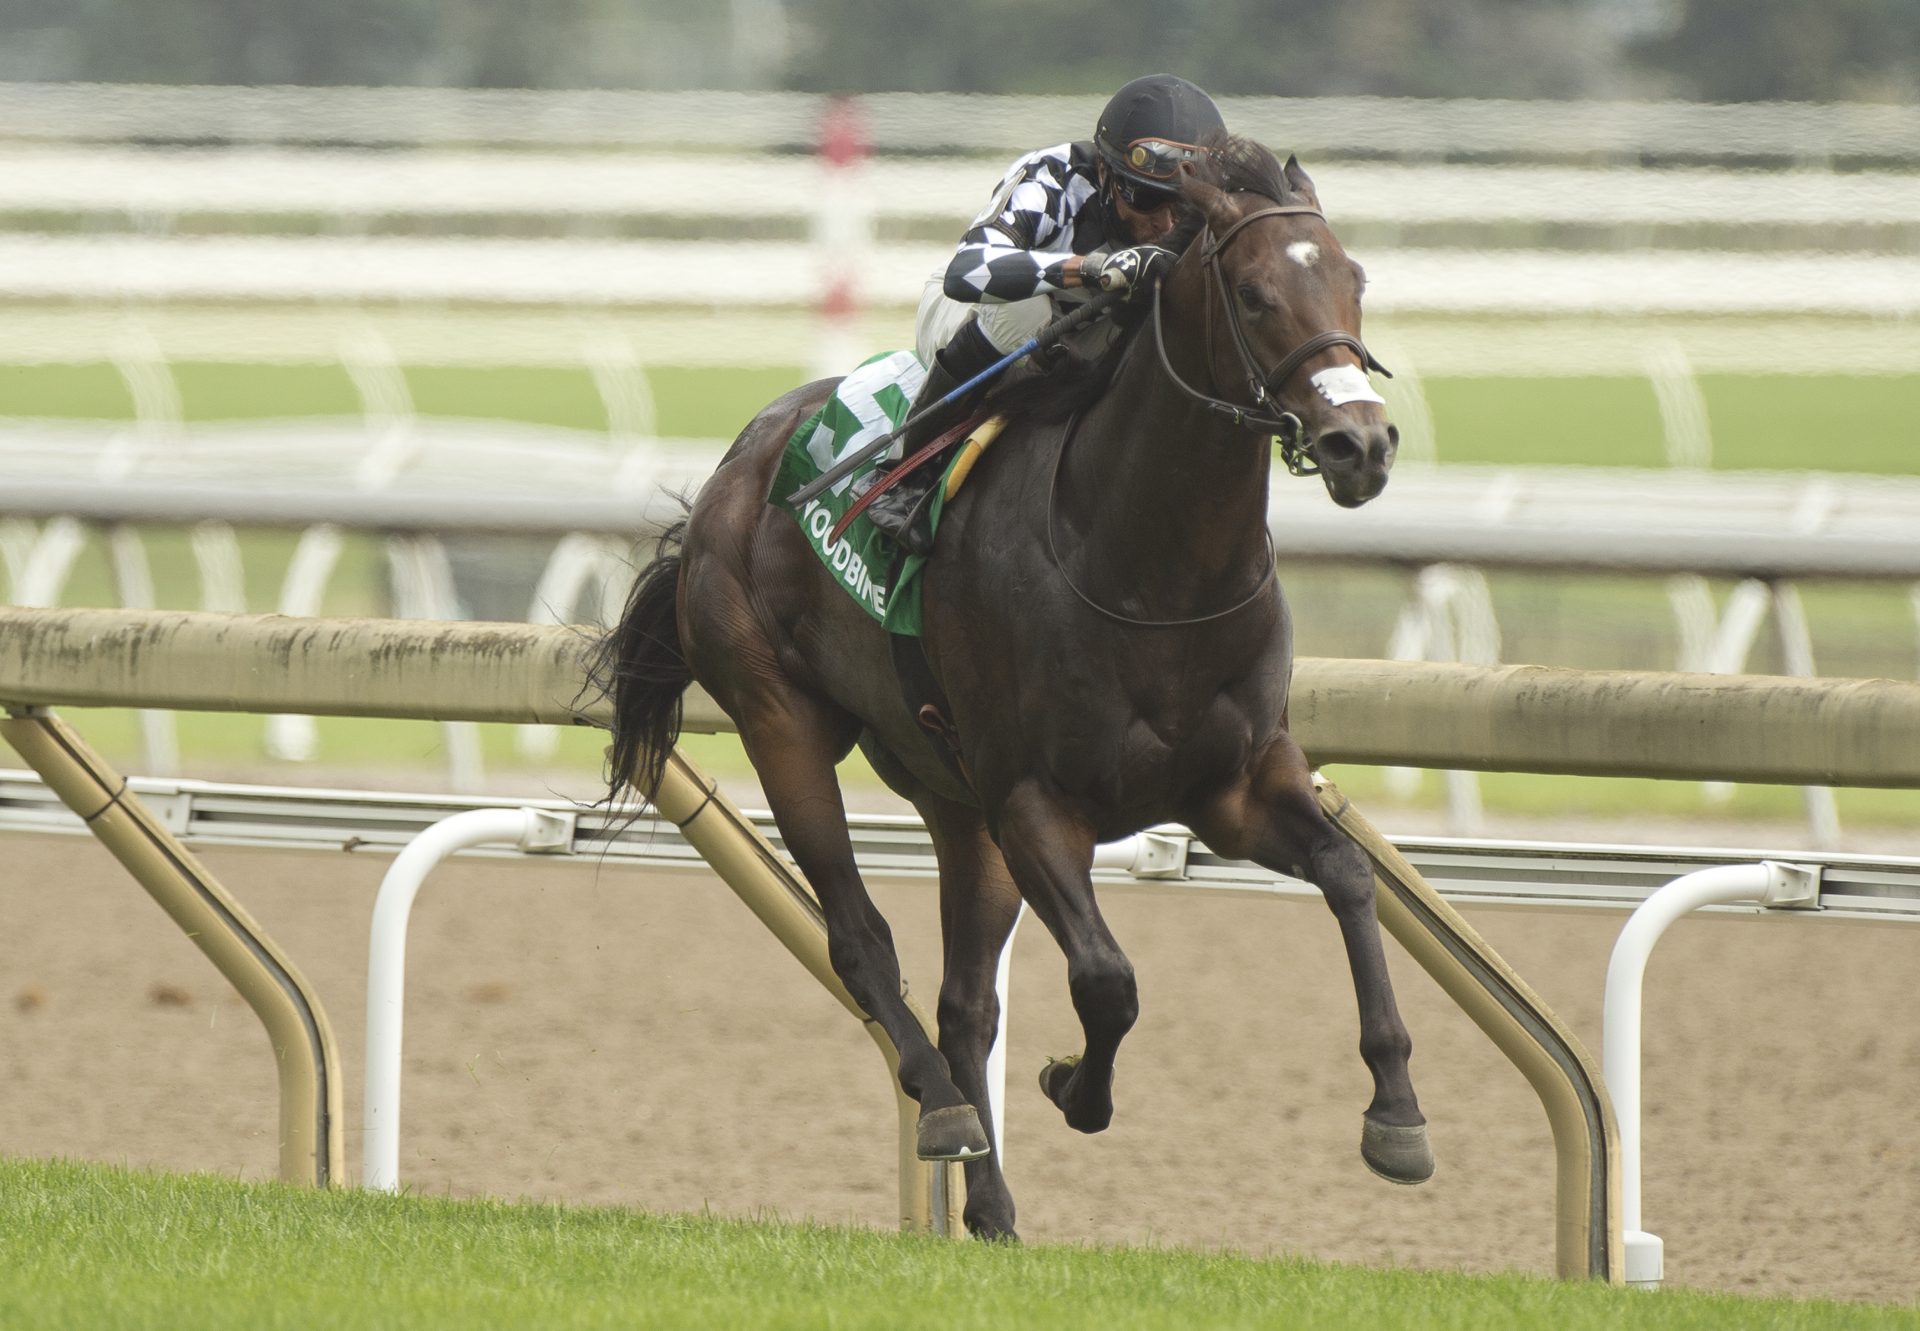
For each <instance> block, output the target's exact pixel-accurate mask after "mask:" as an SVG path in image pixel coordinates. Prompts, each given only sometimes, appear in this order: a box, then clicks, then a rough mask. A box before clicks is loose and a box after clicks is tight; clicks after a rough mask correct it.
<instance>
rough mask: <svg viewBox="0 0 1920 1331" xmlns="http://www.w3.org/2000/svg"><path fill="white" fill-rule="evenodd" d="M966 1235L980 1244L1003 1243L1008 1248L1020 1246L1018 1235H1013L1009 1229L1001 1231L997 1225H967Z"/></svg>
mask: <svg viewBox="0 0 1920 1331" xmlns="http://www.w3.org/2000/svg"><path fill="white" fill-rule="evenodd" d="M967 1233H968V1234H970V1235H971V1236H972V1237H973V1238H974V1239H975V1240H976V1241H978V1242H980V1243H1004V1244H1006V1245H1007V1246H1008V1247H1009V1248H1017V1247H1019V1246H1020V1236H1019V1235H1018V1234H1016V1233H1014V1232H1013V1231H1012V1230H1011V1229H1002V1228H1001V1227H999V1226H998V1225H979V1226H975V1225H972V1224H969V1225H968V1226H967Z"/></svg>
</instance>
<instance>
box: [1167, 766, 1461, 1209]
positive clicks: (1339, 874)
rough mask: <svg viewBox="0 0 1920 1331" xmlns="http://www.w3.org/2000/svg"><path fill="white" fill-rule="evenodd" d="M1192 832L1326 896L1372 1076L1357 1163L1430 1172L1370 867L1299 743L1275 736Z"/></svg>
mask: <svg viewBox="0 0 1920 1331" xmlns="http://www.w3.org/2000/svg"><path fill="white" fill-rule="evenodd" d="M1194 830H1195V831H1196V832H1198V833H1199V834H1200V837H1201V839H1202V840H1204V841H1205V842H1206V843H1207V846H1208V848H1209V849H1211V850H1213V851H1216V852H1217V853H1219V854H1222V855H1226V856H1229V857H1231V858H1234V859H1248V860H1252V861H1253V862H1254V863H1256V864H1259V865H1261V866H1262V867H1264V868H1267V869H1271V870H1273V871H1274V872H1276V873H1284V874H1290V875H1292V876H1294V877H1296V878H1304V879H1306V880H1307V881H1308V882H1310V883H1312V884H1313V885H1314V886H1315V887H1318V888H1319V889H1320V891H1321V893H1322V894H1323V895H1324V896H1325V898H1326V902H1327V906H1328V907H1329V908H1330V909H1331V910H1332V911H1333V916H1334V919H1335V920H1337V921H1338V922H1339V925H1340V937H1341V940H1342V941H1343V942H1344V943H1345V945H1346V952H1347V965H1348V967H1349V969H1350V970H1351V971H1352V972H1353V986H1354V993H1355V996H1356V997H1357V999H1358V1000H1359V1008H1360V1057H1361V1058H1362V1059H1363V1060H1365V1062H1366V1065H1367V1070H1368V1071H1369V1072H1370V1073H1372V1074H1373V1101H1372V1103H1370V1104H1369V1105H1368V1106H1367V1110H1366V1121H1365V1123H1364V1124H1363V1126H1362V1130H1361V1136H1360V1154H1361V1157H1362V1158H1363V1159H1364V1160H1365V1161H1366V1164H1367V1167H1368V1168H1369V1169H1372V1170H1373V1171H1374V1172H1375V1173H1377V1174H1379V1175H1381V1176H1382V1177H1383V1178H1387V1179H1390V1180H1392V1181H1393V1182H1396V1183H1423V1182H1425V1181H1426V1180H1427V1179H1428V1178H1430V1177H1432V1175H1433V1150H1432V1148H1431V1146H1430V1145H1429V1144H1428V1142H1427V1130H1426V1121H1427V1120H1426V1116H1425V1115H1423V1114H1422V1113H1421V1112H1420V1103H1419V1100H1418V1099H1417V1098H1416V1097H1415V1095H1414V1093H1413V1079H1412V1077H1411V1076H1410V1075H1409V1073H1408V1071H1407V1060H1408V1058H1409V1057H1410V1056H1411V1054H1412V1052H1413V1041H1412V1039H1411V1038H1410V1037H1409V1036H1408V1034H1407V1028H1406V1025H1405V1023H1404V1022H1402V1021H1401V1019H1400V1009H1399V1006H1398V1005H1397V1004H1396V1003H1395V1002H1394V997H1393V981H1392V979H1391V977H1389V975H1388V973H1387V958H1386V952H1385V950H1384V948H1383V947H1382V945H1381V941H1380V922H1379V920H1378V918H1377V917H1376V916H1375V914H1374V887H1373V867H1372V865H1370V864H1369V863H1368V862H1367V857H1366V856H1365V855H1364V854H1363V853H1362V852H1361V850H1360V848H1359V847H1358V846H1356V845H1355V844H1354V843H1353V842H1352V841H1351V840H1349V839H1348V838H1347V836H1346V835H1345V834H1344V833H1342V832H1341V831H1340V829H1339V828H1337V827H1335V826H1334V825H1333V823H1332V822H1330V821H1329V820H1328V819H1327V816H1326V815H1325V813H1324V812H1322V810H1321V808H1320V804H1319V801H1318V800H1317V799H1316V798H1315V797H1314V792H1313V782H1312V775H1311V772H1310V770H1309V768H1308V766H1307V761H1306V758H1305V756H1304V755H1303V754H1302V753H1301V752H1300V749H1299V746H1298V745H1296V744H1295V743H1294V742H1293V740H1292V738H1291V737H1290V736H1286V735H1282V736H1281V737H1280V739H1279V740H1278V741H1277V742H1276V743H1275V744H1273V745H1272V746H1271V747H1270V748H1269V749H1268V750H1267V751H1266V753H1264V754H1263V755H1262V756H1261V757H1260V759H1259V760H1257V761H1256V763H1255V765H1254V767H1253V769H1252V770H1251V771H1250V772H1249V773H1248V775H1247V777H1246V779H1245V780H1244V781H1243V782H1242V783H1241V784H1240V785H1238V786H1237V787H1236V788H1235V789H1234V790H1232V791H1231V792H1229V793H1228V794H1227V795H1226V796H1225V797H1223V798H1222V799H1221V800H1220V801H1218V802H1217V803H1216V804H1215V805H1214V806H1213V807H1212V808H1210V809H1209V810H1207V812H1206V813H1205V814H1204V815H1203V816H1202V817H1201V818H1198V819H1196V820H1195V822H1194Z"/></svg>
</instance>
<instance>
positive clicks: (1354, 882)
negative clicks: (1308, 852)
mask: <svg viewBox="0 0 1920 1331" xmlns="http://www.w3.org/2000/svg"><path fill="white" fill-rule="evenodd" d="M1313 881H1314V884H1315V885H1316V886H1317V887H1319V889H1320V894H1321V895H1322V896H1323V897H1325V898H1326V902H1327V906H1328V908H1329V909H1331V910H1332V911H1333V913H1334V914H1335V915H1337V916H1340V917H1343V918H1345V917H1348V916H1356V915H1357V916H1371V915H1372V914H1373V909H1374V906H1373V893H1374V889H1373V865H1372V864H1370V863H1369V862H1368V861H1367V857H1366V855H1365V853H1364V852H1362V851H1361V849H1360V848H1359V847H1358V846H1356V845H1354V844H1353V842H1351V841H1349V840H1347V838H1345V837H1343V836H1340V835H1339V834H1338V833H1335V834H1333V835H1332V836H1330V837H1329V838H1328V839H1327V841H1325V842H1323V843H1322V844H1321V845H1320V846H1318V847H1316V848H1315V851H1314V855H1313Z"/></svg>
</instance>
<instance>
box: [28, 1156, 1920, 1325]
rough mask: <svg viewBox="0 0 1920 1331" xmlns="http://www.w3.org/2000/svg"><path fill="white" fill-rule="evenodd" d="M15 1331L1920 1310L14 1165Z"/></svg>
mask: <svg viewBox="0 0 1920 1331" xmlns="http://www.w3.org/2000/svg"><path fill="white" fill-rule="evenodd" d="M0 1252H4V1254H5V1256H4V1261H0V1325H6V1326H35V1327H82V1326H84V1327H92V1328H101V1329H102V1331H105V1329H108V1328H118V1327H154V1326H176V1327H188V1326H190V1327H195V1328H199V1329H201V1331H219V1329H220V1328H228V1327H233V1328H248V1329H249V1331H257V1329H259V1328H271V1327H406V1328H409V1329H410V1331H415V1329H418V1331H424V1329H425V1328H432V1327H443V1326H444V1327H459V1328H463V1329H464V1328H475V1327H495V1326H499V1327H509V1326H510V1327H541V1328H556V1329H557V1328H574V1327H580V1328H586V1327H622V1328H647V1327H672V1328H676V1329H687V1331H697V1329H700V1328H710V1327H711V1328H727V1329H729V1331H732V1329H734V1328H751V1327H820V1328H835V1329H836V1331H853V1329H855V1328H869V1327H870V1328H876V1329H878V1328H885V1329H886V1331H900V1329H902V1328H911V1327H937V1328H940V1331H969V1329H970V1328H980V1329H981V1331H988V1329H991V1331H1021V1329H1022V1328H1029V1327H1031V1328H1045V1329H1046V1331H1070V1329H1071V1328H1079V1327H1086V1328H1097V1329H1098V1331H1126V1329H1128V1328H1168V1327H1179V1328H1183V1329H1190V1328H1212V1327H1288V1328H1336V1327H1364V1328H1369V1331H1371V1329H1372V1328H1378V1327H1395V1328H1426V1327H1433V1328H1455V1327H1458V1328H1474V1329H1475V1331H1487V1329H1489V1328H1501V1327H1516V1328H1519V1327H1524V1328H1529V1331H1531V1329H1532V1328H1541V1327H1553V1328H1556V1331H1581V1329H1582V1328H1595V1329H1596V1331H1597V1329H1598V1328H1613V1327H1616V1326H1623V1325H1631V1326H1634V1327H1643V1328H1666V1327H1674V1328H1680V1327H1686V1328H1721V1327H1724V1328H1729V1329H1730V1331H1731V1329H1732V1328H1746V1327H1755V1326H1766V1327H1770V1328H1780V1329H1783V1331H1797V1329H1798V1328H1807V1329H1808V1331H1815V1329H1824V1328H1854V1327H1907V1328H1911V1327H1920V1308H1915V1307H1912V1306H1907V1307H1882V1306H1873V1305H1863V1304H1838V1303H1829V1302H1813V1301H1808V1302H1801V1301H1790V1300H1784V1299H1765V1300H1762V1299H1749V1298H1742V1297H1737V1296H1732V1295H1713V1294H1700V1293H1693V1292H1688V1291H1681V1290H1666V1291H1661V1292H1659V1293H1645V1292H1640V1291H1634V1290H1625V1289H1616V1288H1610V1287H1607V1286H1604V1285H1598V1284H1587V1283H1579V1282H1573V1283H1566V1282H1559V1281H1552V1280H1547V1279H1543V1278H1539V1277H1533V1276H1513V1275H1509V1276H1477V1275H1463V1274H1450V1273H1425V1272H1414V1271H1404V1270H1375V1269H1370V1268H1363V1267H1350V1266H1347V1267H1343V1266H1328V1265H1319V1264H1314V1263H1308V1262H1304V1261H1299V1260H1294V1259H1290V1258H1251V1257H1244V1256H1239V1255H1233V1254H1226V1253H1208V1252H1196V1251H1187V1250H1180V1249H1165V1248H1133V1249H1111V1248H1092V1247H1083V1246H1068V1245H1033V1246H1026V1247H1012V1246H999V1245H986V1244H976V1243H953V1242H948V1241H945V1240H940V1239H930V1238H918V1237H910V1236H903V1235H897V1234H889V1233H883V1232H880V1231H877V1230H869V1229H852V1228H837V1227H831V1226H824V1225H817V1224H792V1223H785V1222H780V1221H765V1220H756V1221H747V1220H728V1219H719V1218H716V1217H712V1216H693V1215H649V1214H645V1213H641V1212H636V1211H625V1210H617V1209H612V1208H592V1209H587V1208H571V1207H562V1206H554V1205H525V1204H508V1203H505V1202H499V1201H453V1200H444V1199H438V1198H428V1197H397V1198H395V1197H387V1196H383V1195H379V1194H373V1193H366V1192H360V1191H357V1190H341V1191H335V1192H310V1191H306V1190H303V1189H298V1188H292V1187H286V1186H283V1185H279V1184H270V1183H245V1182H236V1181H234V1180H231V1179H225V1178H215V1177H208V1176H185V1177H182V1176H175V1175H163V1174H153V1173H128V1172H124V1171H122V1170H118V1169H114V1168H111V1167H108V1166H104V1165H87V1164H75V1163H68V1162H45V1161H20V1160H5V1161H0Z"/></svg>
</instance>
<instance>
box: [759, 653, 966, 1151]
mask: <svg viewBox="0 0 1920 1331" xmlns="http://www.w3.org/2000/svg"><path fill="white" fill-rule="evenodd" d="M736 702H739V703H742V704H743V705H741V706H740V707H739V710H737V711H736V712H735V717H736V720H737V721H738V723H739V727H740V738H741V740H742V742H743V743H744V744H745V745H746V749H747V756H748V757H749V758H750V759H751V760H752V762H753V766H754V770H755V771H756V772H757V773H758V774H759V777H760V783H761V788H762V789H763V790H764V791H765V792H766V796H767V803H768V805H769V807H770V808H771V809H772V811H773V816H774V821H775V822H776V823H778V824H779V827H780V835H781V837H782V838H783V839H784V840H785V841H786V845H787V852H788V853H789V854H790V855H792V856H793V860H794V863H796V864H797V865H799V866H800V871H801V872H802V873H804V874H805V875H806V877H807V881H808V882H809V883H810V884H812V885H813V890H814V892H815V894H816V895H818V897H819V898H820V907H821V910H822V911H823V912H824V913H825V915H826V919H827V952H828V957H829V960H830V961H831V962H832V964H833V970H834V974H836V975H838V976H839V977H840V981H841V983H842V984H844V985H846V987H847V992H848V993H849V994H851V995H852V996H853V1000H854V1002H856V1003H858V1004H859V1005H860V1008H861V1010H862V1011H864V1012H865V1013H866V1014H867V1015H868V1016H870V1017H872V1018H873V1020H875V1021H876V1022H878V1023H879V1024H880V1027H881V1029H882V1030H884V1031H885V1032H886V1033H887V1036H888V1038H890V1039H891V1040H892V1041H893V1046H894V1048H895V1049H897V1050H898V1051H899V1053H900V1085H901V1088H902V1089H903V1090H905V1091H906V1093H907V1094H908V1095H910V1096H912V1097H913V1099H914V1100H916V1101H917V1102H918V1103H919V1105H920V1130H919V1141H918V1148H919V1154H920V1156H921V1158H922V1159H926V1160H968V1159H973V1158H975V1157H976V1156H979V1155H983V1154H985V1153H986V1152H987V1150H988V1149H989V1148H988V1144H987V1137H986V1131H985V1129H984V1128H983V1127H982V1126H981V1123H980V1118H979V1115H978V1114H977V1113H976V1112H975V1111H974V1109H973V1108H972V1107H971V1106H970V1105H969V1104H968V1103H967V1100H966V1097H965V1096H964V1095H962V1094H961V1093H960V1090H959V1088H958V1087H956V1086H955V1085H954V1083H953V1077H952V1075H951V1074H950V1073H949V1072H948V1070H947V1060H946V1059H945V1058H944V1057H943V1056H942V1055H941V1053H940V1051H939V1050H937V1049H935V1048H934V1046H933V1042H932V1041H931V1040H929V1039H928V1038H927V1034H926V1032H925V1031H924V1030H922V1029H921V1027H920V1023H919V1021H918V1020H916V1019H915V1018H914V1015H913V1013H912V1012H911V1011H910V1010H909V1009H908V1008H907V1004H906V1001H905V998H904V996H903V993H902V986H901V983H900V959H899V956H898V954H897V953H896V952H895V951H894V946H893V931H892V930H891V929H889V928H888V927H887V922H886V920H885V918H884V917H882V916H881V914H880V911H879V909H878V908H877V907H875V906H874V904H873V898H872V897H870V896H869V895H868V894H867V888H866V884H865V883H864V882H862V881H861V879H860V872H859V869H858V867H857V866H856V864H855V862H854V858H853V842H852V840H851V838H850V837H849V836H848V833H847V813H846V806H845V804H844V803H843V801H842V800H841V796H840V783H839V781H838V780H837V779H836V777H835V775H834V770H833V769H834V763H835V762H836V761H837V760H838V759H839V757H840V756H841V755H842V754H844V753H845V752H846V751H847V750H848V749H849V748H850V747H852V742H853V735H854V734H855V733H856V732H857V731H858V729H859V723H858V722H857V721H856V720H855V719H854V718H853V717H852V716H850V715H848V714H847V713H844V712H842V711H840V710H839V709H838V708H836V707H833V706H832V705H831V704H828V703H825V702H823V701H820V700H818V699H815V698H813V697H811V696H809V695H807V694H804V693H802V692H800V691H799V690H798V689H795V688H792V687H791V686H786V685H784V684H783V685H782V686H781V687H779V688H778V689H777V690H776V689H774V688H772V687H769V686H763V687H762V688H760V689H757V690H756V691H755V696H754V697H753V698H752V699H751V700H738V699H736Z"/></svg>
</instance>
